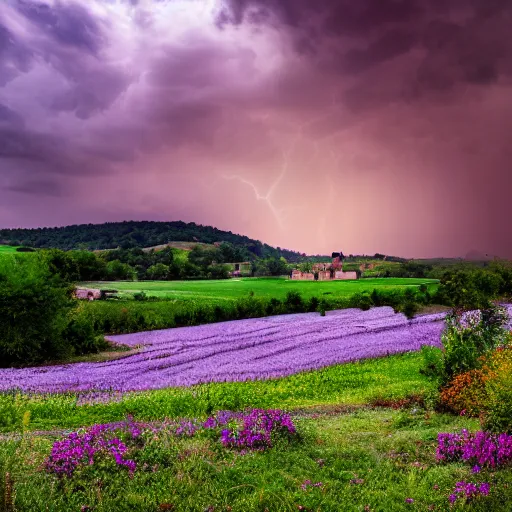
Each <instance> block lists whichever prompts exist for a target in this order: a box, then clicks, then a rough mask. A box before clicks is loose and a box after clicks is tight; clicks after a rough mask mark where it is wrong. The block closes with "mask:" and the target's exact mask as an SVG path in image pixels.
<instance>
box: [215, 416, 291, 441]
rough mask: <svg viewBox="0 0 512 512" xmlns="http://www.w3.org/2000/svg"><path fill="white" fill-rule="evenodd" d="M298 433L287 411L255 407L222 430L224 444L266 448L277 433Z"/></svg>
mask: <svg viewBox="0 0 512 512" xmlns="http://www.w3.org/2000/svg"><path fill="white" fill-rule="evenodd" d="M293 434H296V429H295V426H294V424H293V422H292V420H291V418H290V416H289V415H288V414H286V413H283V412H282V411H279V410H268V411H265V410H262V409H254V410H252V411H251V412H250V413H249V414H246V415H245V416H243V417H242V418H240V420H239V422H236V423H235V426H234V427H232V428H227V429H223V430H222V434H221V435H222V438H221V439H222V444H223V445H224V446H230V447H236V448H249V449H265V448H270V447H271V446H272V437H273V436H275V435H288V436H289V435H293Z"/></svg>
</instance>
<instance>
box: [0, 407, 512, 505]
mask: <svg viewBox="0 0 512 512" xmlns="http://www.w3.org/2000/svg"><path fill="white" fill-rule="evenodd" d="M295 421H296V424H297V425H298V428H299V431H300V433H301V434H302V440H301V441H299V442H294V443H291V444H288V443H284V442H282V443H278V444H277V445H276V446H274V447H273V448H272V449H270V450H268V451H266V452H255V453H249V454H246V455H240V454H237V453H235V452H234V451H231V450H228V449H226V448H223V447H222V446H221V445H220V443H219V442H218V440H216V439H211V438H209V439H208V438H192V439H183V438H179V439H177V438H166V439H165V440H162V442H161V443H160V444H159V446H158V449H152V450H149V451H147V452H146V451H145V450H143V451H142V453H141V455H140V458H139V461H138V463H139V469H138V470H137V471H136V472H135V474H134V476H133V478H130V477H129V476H128V474H127V472H126V471H124V470H122V469H119V468H117V469H116V470H114V471H112V472H109V471H108V470H106V469H101V468H97V469H94V470H93V469H91V470H85V471H84V472H83V473H82V474H81V475H78V476H76V477H74V478H73V479H72V480H71V481H64V482H58V481H57V479H56V478H54V477H53V476H51V475H49V474H46V473H45V472H44V471H42V470H41V469H40V466H41V464H42V463H43V462H44V458H45V457H46V455H47V454H48V453H49V451H50V449H51V445H52V441H53V439H52V438H50V437H34V436H30V435H26V436H25V437H24V438H23V439H22V440H19V441H9V442H4V443H1V444H0V468H1V471H2V472H3V473H4V474H5V473H6V472H9V475H10V476H9V481H10V482H11V485H10V487H11V494H12V496H13V499H12V501H11V502H12V503H13V505H14V507H15V508H13V509H12V510H19V511H26V512H32V511H34V512H35V511H37V512H39V511H41V510H47V511H52V512H61V511H62V512H63V511H80V510H88V511H94V512H103V511H105V512H106V511H141V512H142V511H148V512H150V511H155V512H156V511H159V510H176V511H200V512H202V511H206V510H207V511H218V512H220V511H223V512H251V511H258V512H265V511H268V512H275V511H290V512H291V511H297V510H303V511H305V510H308V511H336V512H339V511H341V510H343V511H347V512H352V511H354V512H356V511H357V512H360V511H361V512H362V511H373V512H377V511H382V512H389V511H412V510H414V511H427V510H438V511H446V510H453V509H452V508H451V507H450V506H449V502H448V495H449V494H450V492H451V491H452V489H453V487H454V485H455V482H457V481H459V480H469V481H490V482H491V483H492V484H493V488H492V491H491V494H490V496H489V497H487V498H483V499H479V500H476V501H474V502H473V503H469V504H466V505H463V506H460V505H458V506H456V507H455V508H454V510H473V511H503V510H511V509H512V485H510V484H512V472H511V470H510V469H505V470H501V471H496V472H495V473H493V474H489V473H481V474H479V475H477V476H475V475H472V474H471V471H470V468H469V467H466V466H464V465H462V464H448V465H440V464H438V463H436V461H435V446H436V437H437V433H438V432H439V431H456V430H460V429H461V428H469V429H476V428H477V422H476V421H474V420H468V419H466V418H461V417H453V416H448V415H440V414H429V413H426V412H425V411H423V410H421V411H417V410H409V411H393V410H389V409H387V410H382V409H379V410H360V411H357V412H354V413H351V414H345V415H335V416H332V415H319V416H317V417H315V418H302V419H301V418H298V419H296V420H295ZM144 464H146V466H144ZM306 480H310V481H311V482H312V483H317V482H322V486H320V487H309V488H307V489H306V490H304V489H302V488H301V485H302V484H303V483H304V482H305V481H306ZM4 492H5V489H4ZM408 498H409V499H412V500H414V501H413V502H412V503H408V502H406V499H408Z"/></svg>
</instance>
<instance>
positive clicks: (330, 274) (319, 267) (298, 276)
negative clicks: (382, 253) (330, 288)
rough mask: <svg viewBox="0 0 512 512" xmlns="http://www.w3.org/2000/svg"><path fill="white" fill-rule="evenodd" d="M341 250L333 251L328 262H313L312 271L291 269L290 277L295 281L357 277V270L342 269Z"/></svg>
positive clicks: (335, 279)
mask: <svg viewBox="0 0 512 512" xmlns="http://www.w3.org/2000/svg"><path fill="white" fill-rule="evenodd" d="M344 258H345V256H343V253H342V252H333V253H332V261H331V262H330V263H315V264H313V266H312V272H301V271H300V270H297V269H295V270H293V271H292V279H293V280H296V281H341V280H344V279H358V277H359V276H358V274H357V272H345V271H344V270H343V259H344Z"/></svg>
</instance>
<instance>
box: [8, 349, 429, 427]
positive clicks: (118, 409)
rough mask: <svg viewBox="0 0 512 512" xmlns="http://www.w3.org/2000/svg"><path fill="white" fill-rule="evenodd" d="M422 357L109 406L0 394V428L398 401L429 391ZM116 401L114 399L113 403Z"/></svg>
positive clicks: (127, 398) (133, 398)
mask: <svg viewBox="0 0 512 512" xmlns="http://www.w3.org/2000/svg"><path fill="white" fill-rule="evenodd" d="M420 364H421V356H420V354H418V353H406V354H400V355H394V356H390V357H384V358H380V359H371V360H367V361H362V362H355V363H349V364H343V365H337V366H331V367H328V368H325V369H323V370H316V371H311V372H306V373H299V374H296V375H291V376H289V377H285V378H283V379H274V380H265V381H248V382H226V383H211V384H203V385H198V386H193V387H189V388H168V389H161V390H155V391H147V392H139V393H129V394H126V395H124V396H122V397H121V396H116V395H115V394H114V395H112V396H111V397H109V396H107V395H106V394H105V393H102V394H101V395H100V396H99V397H98V399H99V400H107V399H111V400H113V401H110V402H102V401H100V402H99V403H91V404H84V405H82V403H83V397H77V396H76V395H72V394H70V395H48V396H44V395H33V396H29V395H24V394H19V393H14V392H13V393H4V394H2V395H0V429H2V430H3V431H4V432H5V431H9V430H14V429H15V428H20V426H21V422H22V419H23V415H24V414H25V413H27V412H29V413H30V418H31V428H34V429H35V428H40V429H53V428H75V427H80V426H84V425H91V424H93V423H104V422H109V421H119V420H123V419H124V418H125V417H126V415H127V414H131V415H133V416H134V417H135V419H137V420H158V419H162V418H164V417H183V416H188V417H192V416H202V415H207V414H210V413H211V412H213V411H216V410H221V409H229V410H233V411H235V410H241V409H245V408H247V407H255V408H257V407H261V408H284V409H290V410H293V409H297V408H304V407H311V406H317V405H332V404H343V405H354V404H365V403H370V402H372V401H375V400H398V399H401V398H404V397H407V396H410V395H418V394H422V393H428V392H429V390H431V389H432V384H431V383H430V382H429V381H428V380H427V379H426V378H425V377H423V376H422V375H421V374H420V373H419V371H418V368H419V367H420ZM116 400H118V401H116Z"/></svg>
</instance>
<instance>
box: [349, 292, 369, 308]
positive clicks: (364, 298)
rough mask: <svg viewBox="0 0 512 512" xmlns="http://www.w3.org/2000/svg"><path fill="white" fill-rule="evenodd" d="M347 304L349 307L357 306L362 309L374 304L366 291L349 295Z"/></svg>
mask: <svg viewBox="0 0 512 512" xmlns="http://www.w3.org/2000/svg"><path fill="white" fill-rule="evenodd" d="M349 305H350V307H351V308H359V309H362V310H363V311H368V310H369V309H370V308H371V307H372V306H373V305H374V304H373V301H372V298H371V296H370V295H369V294H368V293H355V294H354V295H352V297H350V299H349Z"/></svg>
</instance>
